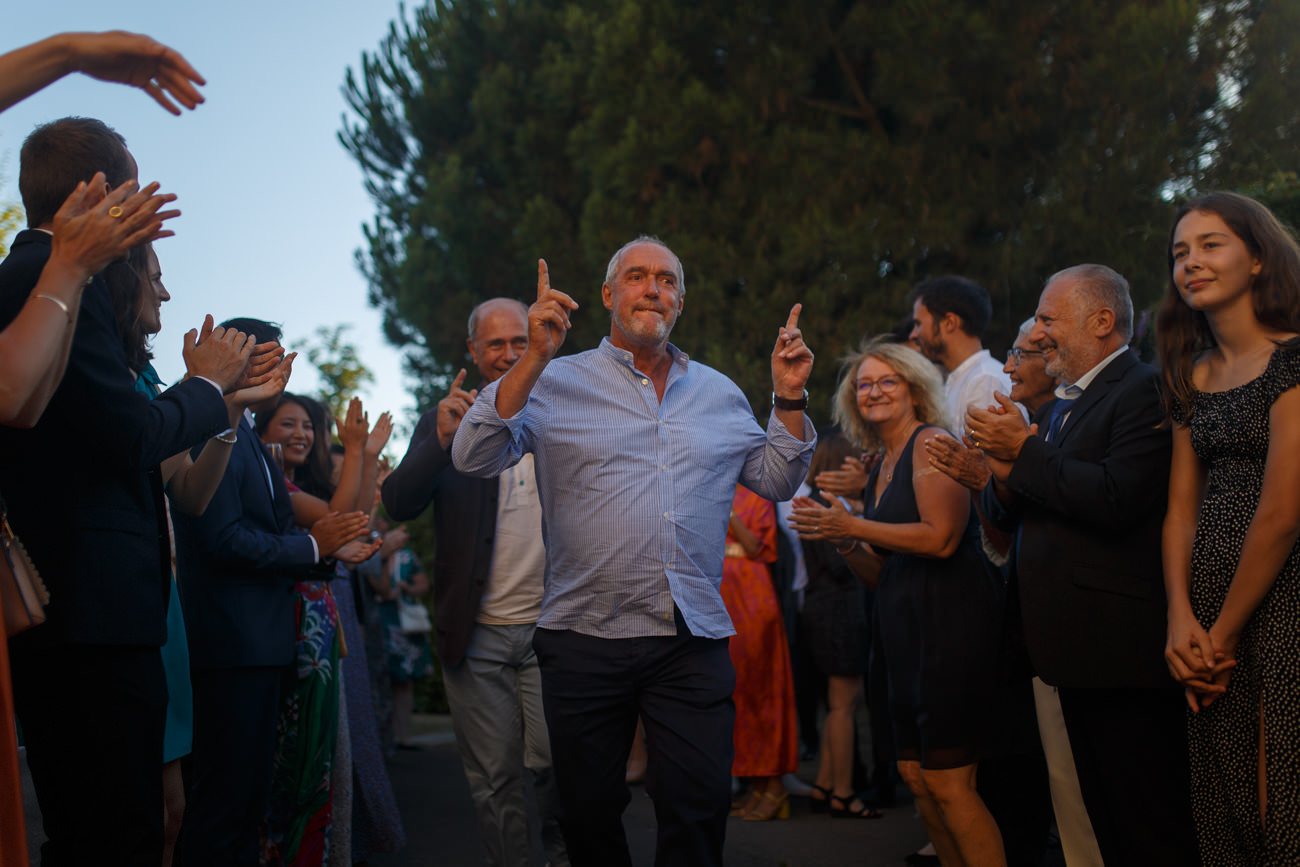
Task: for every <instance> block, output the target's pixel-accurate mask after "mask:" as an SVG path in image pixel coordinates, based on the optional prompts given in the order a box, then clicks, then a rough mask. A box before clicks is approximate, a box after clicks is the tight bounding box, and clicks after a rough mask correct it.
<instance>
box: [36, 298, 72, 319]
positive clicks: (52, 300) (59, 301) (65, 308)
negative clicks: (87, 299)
mask: <svg viewBox="0 0 1300 867" xmlns="http://www.w3.org/2000/svg"><path fill="white" fill-rule="evenodd" d="M32 297H33V298H44V299H45V300H46V301H49V302H50V303H52V304H57V305H58V306H59V309H60V310H62V311H63V315H64V316H66V317H68V321H69V322H71V321H72V310H71V309H70V308H69V307H68V302H66V301H64V300H63V299H62V298H55V297H54V296H53V295H46V294H45V293H44V292H38V293H36V294H35V295H33V296H32Z"/></svg>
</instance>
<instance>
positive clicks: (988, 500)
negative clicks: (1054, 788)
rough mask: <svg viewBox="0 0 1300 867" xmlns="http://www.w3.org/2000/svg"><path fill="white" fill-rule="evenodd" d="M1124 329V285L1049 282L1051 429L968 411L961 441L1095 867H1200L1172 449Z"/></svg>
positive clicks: (1149, 372) (1045, 340) (1154, 382)
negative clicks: (1169, 631)
mask: <svg viewBox="0 0 1300 867" xmlns="http://www.w3.org/2000/svg"><path fill="white" fill-rule="evenodd" d="M1132 328H1133V306H1132V301H1131V300H1130V299H1129V291H1128V283H1127V281H1125V280H1124V278H1123V277H1121V276H1120V275H1119V274H1117V273H1115V272H1114V271H1112V270H1111V269H1110V268H1106V267H1105V266H1102V265H1080V266H1077V267H1074V268H1069V269H1066V270H1065V271H1061V272H1060V273H1058V274H1056V275H1054V276H1053V277H1051V278H1050V279H1049V280H1048V281H1047V285H1046V286H1045V287H1044V289H1043V293H1042V296H1041V297H1040V299H1039V303H1038V311H1037V314H1036V315H1035V325H1034V329H1033V331H1032V332H1031V333H1030V338H1029V339H1030V340H1031V341H1032V342H1034V343H1036V344H1037V345H1038V347H1039V348H1040V349H1041V350H1043V351H1044V360H1045V361H1046V363H1047V372H1048V373H1049V374H1051V375H1052V376H1055V377H1057V378H1058V379H1059V380H1060V382H1061V387H1060V388H1058V390H1057V395H1058V399H1057V400H1056V401H1055V403H1054V404H1053V405H1051V407H1050V409H1044V410H1043V412H1042V413H1040V418H1041V419H1043V420H1044V421H1045V423H1046V427H1045V428H1041V427H1040V428H1038V429H1037V431H1036V432H1037V434H1038V435H1034V433H1035V429H1031V428H1029V427H1027V426H1026V425H1025V423H1024V421H1023V420H1022V419H1021V418H1020V415H1019V413H1016V412H1014V411H1011V412H1003V413H997V412H987V411H982V410H972V411H971V412H970V413H968V415H967V419H966V422H967V426H968V432H967V433H968V436H969V437H970V438H971V439H972V440H973V441H974V443H975V445H976V446H977V447H980V448H983V449H984V451H985V454H986V455H987V457H988V458H989V463H990V466H991V467H992V469H993V481H992V482H990V485H989V487H988V488H986V489H985V491H984V493H983V496H982V498H981V505H982V506H983V508H984V509H985V514H987V515H988V516H989V517H990V518H992V519H993V520H994V521H995V523H998V524H999V525H1000V526H1002V527H1003V528H1004V529H1007V530H1015V529H1017V528H1018V534H1017V537H1016V542H1015V545H1014V546H1013V554H1014V557H1015V577H1014V580H1015V582H1016V584H1017V587H1018V594H1019V603H1020V609H1021V613H1022V622H1023V630H1024V638H1025V644H1026V646H1027V648H1028V651H1029V657H1030V660H1031V661H1032V663H1033V666H1034V669H1035V671H1036V673H1037V674H1038V676H1039V677H1041V678H1042V679H1043V680H1044V681H1045V682H1046V683H1048V684H1051V685H1053V686H1056V687H1058V688H1059V696H1060V700H1061V708H1062V711H1063V712H1064V715H1065V723H1066V728H1067V730H1068V731H1069V736H1070V747H1071V750H1072V752H1073V753H1074V759H1075V765H1076V767H1077V768H1078V774H1079V784H1080V788H1081V789H1082V792H1083V797H1084V803H1085V804H1086V805H1087V808H1088V815H1089V817H1090V818H1091V820H1092V824H1093V828H1094V830H1095V831H1096V835H1097V843H1098V845H1099V847H1100V849H1101V853H1102V856H1103V858H1104V859H1105V862H1106V864H1107V865H1112V867H1113V865H1124V864H1134V865H1137V864H1141V865H1158V864H1168V865H1186V864H1194V863H1196V862H1197V861H1196V859H1197V856H1196V848H1195V837H1194V830H1193V826H1192V819H1191V804H1190V795H1189V782H1188V759H1187V743H1186V720H1185V718H1184V714H1185V710H1184V708H1183V704H1182V695H1181V691H1180V690H1179V688H1178V686H1177V685H1176V684H1175V683H1174V682H1173V681H1172V680H1171V679H1170V677H1169V673H1168V671H1167V670H1166V667H1165V663H1164V645H1165V595H1164V583H1163V573H1162V570H1161V561H1160V539H1161V523H1162V522H1163V520H1164V513H1165V500H1166V497H1167V493H1168V488H1169V461H1170V452H1171V448H1172V443H1171V438H1170V433H1169V429H1168V427H1167V426H1165V425H1164V424H1163V421H1164V412H1163V409H1162V404H1161V401H1160V394H1159V390H1158V388H1159V387H1158V379H1157V374H1156V371H1155V370H1154V369H1153V368H1151V367H1150V366H1149V365H1146V364H1143V363H1141V362H1140V361H1139V360H1138V357H1137V355H1136V353H1134V352H1133V351H1132V350H1131V349H1129V348H1128V341H1129V338H1130V337H1131V336H1132ZM1007 403H1009V399H1008V400H1007ZM1004 408H1005V407H1004Z"/></svg>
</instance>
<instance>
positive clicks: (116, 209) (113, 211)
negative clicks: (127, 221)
mask: <svg viewBox="0 0 1300 867" xmlns="http://www.w3.org/2000/svg"><path fill="white" fill-rule="evenodd" d="M108 215H109V216H110V217H112V218H113V219H114V220H119V219H121V218H122V206H121V205H114V206H113V207H111V208H109V209H108Z"/></svg>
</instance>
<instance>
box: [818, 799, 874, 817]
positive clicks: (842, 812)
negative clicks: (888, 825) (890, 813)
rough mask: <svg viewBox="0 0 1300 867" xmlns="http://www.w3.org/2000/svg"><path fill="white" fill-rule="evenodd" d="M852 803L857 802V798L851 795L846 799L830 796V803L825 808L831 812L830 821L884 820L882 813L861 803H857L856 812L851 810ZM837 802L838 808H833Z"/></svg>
mask: <svg viewBox="0 0 1300 867" xmlns="http://www.w3.org/2000/svg"><path fill="white" fill-rule="evenodd" d="M854 801H857V798H856V797H854V796H853V795H849V796H848V797H847V798H841V797H840V796H839V795H831V797H830V801H829V802H828V803H827V806H828V807H829V808H830V811H831V818H832V819H883V818H885V814H884V813H882V812H880V811H879V810H877V809H874V808H872V807H868V806H867V805H866V804H863V803H862V802H861V801H858V804H859V807H858V809H856V810H855V809H853V802H854ZM837 802H838V803H839V806H838V807H837V806H835V804H836V803H837Z"/></svg>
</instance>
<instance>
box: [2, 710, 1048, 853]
mask: <svg viewBox="0 0 1300 867" xmlns="http://www.w3.org/2000/svg"><path fill="white" fill-rule="evenodd" d="M450 729H451V723H450V718H449V717H435V716H421V717H418V718H417V722H416V731H418V732H419V734H418V736H417V738H416V741H417V743H418V744H419V745H420V749H419V750H418V751H414V752H405V751H403V752H399V753H398V754H397V755H396V756H395V757H394V759H393V761H392V763H391V765H390V766H389V773H390V776H391V778H392V781H393V787H394V790H395V791H396V794H397V801H398V804H399V805H400V807H401V810H402V818H403V820H404V823H405V826H406V833H407V837H408V840H409V842H408V844H407V847H406V849H405V850H403V851H402V852H397V853H393V854H389V855H380V856H376V857H374V858H372V859H371V861H370V865H371V867H481V865H482V864H483V848H482V844H481V843H480V842H479V836H478V829H477V825H476V822H475V818H474V811H473V808H472V807H471V805H470V801H469V791H468V788H467V787H466V784H465V776H464V773H463V772H462V771H461V766H460V757H459V756H458V755H457V753H456V747H455V744H454V743H453V741H452V736H451V731H450ZM814 773H815V769H814V768H813V766H812V765H811V764H805V765H804V766H803V767H802V768H801V773H800V776H802V777H803V779H811V778H812V776H813V774H814ZM25 783H26V795H27V797H26V799H25V800H26V805H27V813H28V839H29V841H31V843H32V851H33V853H35V852H36V851H37V850H38V848H39V843H40V840H41V839H42V835H41V834H40V817H39V813H38V812H37V811H36V806H35V800H34V796H33V794H32V791H31V786H30V780H25ZM791 803H792V812H791V816H790V818H789V819H788V820H785V821H775V822H742V821H740V820H738V819H732V820H731V821H730V824H729V825H728V827H727V848H726V863H727V865H728V867H831V865H834V867H850V865H851V867H886V865H888V867H900V865H902V863H903V860H902V859H903V856H905V855H907V854H908V853H909V852H913V851H915V850H916V849H917V847H919V846H921V845H922V844H923V843H924V842H925V832H924V830H923V829H922V827H921V822H920V820H919V819H917V818H916V816H915V814H914V813H913V812H912V806H911V804H910V802H909V803H905V804H904V805H903V806H899V807H894V808H892V809H888V810H886V811H885V818H883V819H880V820H877V821H865V820H835V819H831V818H830V817H829V816H825V815H817V816H814V815H812V814H811V813H809V812H808V801H807V800H806V799H804V798H793V799H792V802H791ZM623 821H624V825H625V827H626V828H627V836H628V841H629V847H630V849H631V851H632V863H633V864H634V865H635V867H652V865H653V863H654V835H655V821H654V809H653V805H652V804H651V802H650V799H649V798H647V797H645V792H644V789H642V788H640V787H636V788H634V789H633V794H632V803H631V806H630V807H629V808H628V811H627V813H626V815H625V816H624V820H623ZM534 849H535V851H536V857H535V864H536V865H537V867H541V865H542V864H543V858H542V854H541V844H540V841H536V840H535V841H534ZM1057 856H1058V857H1059V850H1057ZM31 863H32V865H33V867H34V865H37V864H38V863H39V861H38V859H37V858H36V857H33V858H32V861H31ZM1051 863H1056V862H1051Z"/></svg>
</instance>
